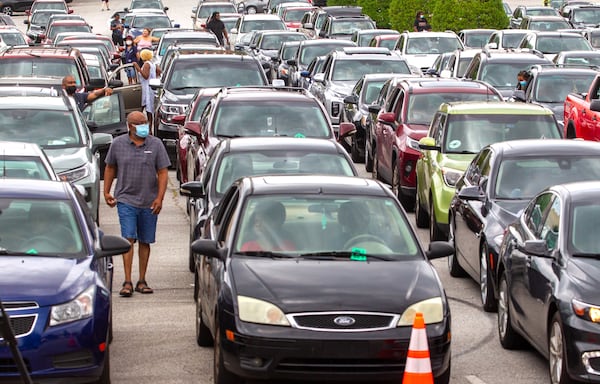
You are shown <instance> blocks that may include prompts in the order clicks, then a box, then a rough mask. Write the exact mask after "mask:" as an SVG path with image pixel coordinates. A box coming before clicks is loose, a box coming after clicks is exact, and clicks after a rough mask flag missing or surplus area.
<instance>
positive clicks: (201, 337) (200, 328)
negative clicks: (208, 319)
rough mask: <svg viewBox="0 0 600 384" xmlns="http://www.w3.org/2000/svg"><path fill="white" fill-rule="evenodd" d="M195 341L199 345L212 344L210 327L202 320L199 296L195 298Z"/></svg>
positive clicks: (206, 345)
mask: <svg viewBox="0 0 600 384" xmlns="http://www.w3.org/2000/svg"><path fill="white" fill-rule="evenodd" d="M196 343H197V344H198V345H199V346H200V347H211V346H212V345H213V337H212V335H211V334H210V329H208V327H207V326H206V324H205V323H204V320H202V300H200V298H198V299H196ZM215 348H216V346H215Z"/></svg>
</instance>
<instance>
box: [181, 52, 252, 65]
mask: <svg viewBox="0 0 600 384" xmlns="http://www.w3.org/2000/svg"><path fill="white" fill-rule="evenodd" d="M177 60H186V61H250V62H253V63H255V62H257V61H258V59H257V58H255V57H254V56H250V55H247V54H244V53H239V52H231V53H213V54H210V55H205V54H192V55H180V56H178V57H177Z"/></svg>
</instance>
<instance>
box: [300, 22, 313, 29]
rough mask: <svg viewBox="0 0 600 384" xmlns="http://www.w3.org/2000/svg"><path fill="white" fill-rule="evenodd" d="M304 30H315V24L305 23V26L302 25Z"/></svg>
mask: <svg viewBox="0 0 600 384" xmlns="http://www.w3.org/2000/svg"><path fill="white" fill-rule="evenodd" d="M302 28H304V29H315V26H314V25H313V23H304V24H302Z"/></svg>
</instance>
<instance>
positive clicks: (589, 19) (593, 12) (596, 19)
mask: <svg viewBox="0 0 600 384" xmlns="http://www.w3.org/2000/svg"><path fill="white" fill-rule="evenodd" d="M571 12H573V22H575V23H583V24H594V25H598V24H600V9H594V8H591V9H590V8H573V10H572V11H571Z"/></svg>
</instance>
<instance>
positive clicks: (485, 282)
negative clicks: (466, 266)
mask: <svg viewBox="0 0 600 384" xmlns="http://www.w3.org/2000/svg"><path fill="white" fill-rule="evenodd" d="M492 281H493V276H492V273H491V271H490V260H489V258H488V247H487V245H486V244H485V239H484V242H483V243H482V244H481V247H479V290H480V292H481V304H483V310H484V311H486V312H496V310H497V309H498V303H497V302H496V298H495V297H494V285H493V284H492Z"/></svg>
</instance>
